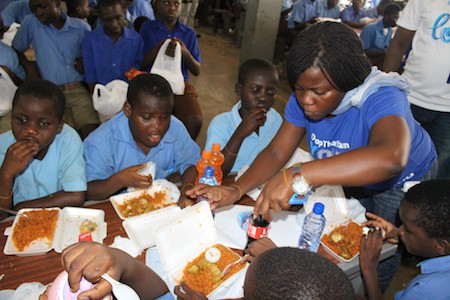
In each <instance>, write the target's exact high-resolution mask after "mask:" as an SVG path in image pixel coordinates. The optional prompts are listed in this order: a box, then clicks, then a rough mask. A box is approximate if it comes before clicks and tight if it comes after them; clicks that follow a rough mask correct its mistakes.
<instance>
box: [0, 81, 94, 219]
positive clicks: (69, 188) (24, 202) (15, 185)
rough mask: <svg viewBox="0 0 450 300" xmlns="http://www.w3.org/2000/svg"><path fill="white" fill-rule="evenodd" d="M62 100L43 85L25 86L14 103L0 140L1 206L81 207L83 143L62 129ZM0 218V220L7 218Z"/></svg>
mask: <svg viewBox="0 0 450 300" xmlns="http://www.w3.org/2000/svg"><path fill="white" fill-rule="evenodd" d="M64 109H65V97H64V94H63V92H62V91H60V90H59V88H58V87H57V86H56V85H54V84H53V83H51V82H49V81H46V80H33V81H28V82H25V83H23V84H22V85H21V86H20V87H19V88H18V90H17V92H16V95H15V97H14V100H13V109H12V124H11V127H12V130H11V131H8V132H5V133H4V134H2V135H0V163H1V167H0V206H1V207H4V208H8V209H11V208H12V209H15V210H19V209H21V208H24V207H54V206H58V207H64V206H81V205H82V204H83V203H84V198H85V191H86V177H85V176H86V175H85V162H84V159H83V144H82V142H81V140H80V138H79V136H78V134H77V133H76V131H75V130H74V129H72V128H71V127H70V126H68V125H64V122H63V115H64ZM5 216H6V215H5V214H3V215H2V214H0V219H1V218H2V217H5Z"/></svg>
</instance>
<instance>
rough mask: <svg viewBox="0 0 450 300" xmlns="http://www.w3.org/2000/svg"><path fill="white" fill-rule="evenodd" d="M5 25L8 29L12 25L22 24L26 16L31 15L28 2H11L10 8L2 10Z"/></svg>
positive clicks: (25, 0)
mask: <svg viewBox="0 0 450 300" xmlns="http://www.w3.org/2000/svg"><path fill="white" fill-rule="evenodd" d="M1 14H2V19H3V25H4V26H6V27H9V26H11V24H12V23H18V24H21V23H22V21H23V20H24V19H25V17H26V16H28V15H31V10H30V7H29V6H28V0H17V1H14V2H11V3H10V4H9V5H8V6H6V7H5V9H4V10H2V13H1Z"/></svg>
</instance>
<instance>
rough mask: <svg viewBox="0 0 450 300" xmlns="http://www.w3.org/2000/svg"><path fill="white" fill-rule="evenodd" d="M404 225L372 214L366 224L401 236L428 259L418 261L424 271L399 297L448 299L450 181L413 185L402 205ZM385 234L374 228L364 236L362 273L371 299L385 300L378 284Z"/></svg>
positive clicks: (408, 245) (440, 180)
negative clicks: (395, 223) (380, 257)
mask: <svg viewBox="0 0 450 300" xmlns="http://www.w3.org/2000/svg"><path fill="white" fill-rule="evenodd" d="M399 214H400V219H401V221H402V222H403V224H402V225H401V226H400V228H397V227H395V226H394V225H392V224H391V223H389V222H388V221H386V220H384V219H383V218H381V217H379V216H377V215H374V214H371V213H368V214H367V216H368V217H369V218H370V219H371V220H370V221H368V222H366V223H365V224H363V225H369V226H376V227H378V228H382V229H383V230H384V231H385V232H386V237H387V238H395V239H397V240H398V237H400V239H401V240H402V242H403V244H404V245H405V247H406V248H407V249H408V251H409V252H410V253H411V254H414V255H417V256H420V257H424V258H427V259H426V260H424V261H422V262H421V263H419V264H418V266H420V269H421V274H420V275H418V276H417V277H416V278H414V279H413V280H412V281H411V282H410V283H409V284H408V285H407V286H406V288H405V289H404V290H401V291H399V292H397V293H396V294H395V299H435V300H438V299H448V298H449V296H450V286H449V284H448V283H449V279H450V180H449V179H437V180H430V181H424V182H422V183H420V184H418V185H416V186H414V187H412V188H411V189H410V190H409V191H408V192H407V193H406V194H405V198H404V199H403V201H402V203H401V205H400V211H399ZM382 246H383V237H382V234H381V231H380V230H373V231H371V232H369V233H368V235H367V237H366V238H364V237H363V238H362V239H361V255H360V259H359V260H360V265H361V273H362V275H363V278H364V282H365V284H366V287H367V292H368V298H369V299H370V300H373V299H383V295H382V294H381V291H380V288H379V287H378V277H377V271H376V270H377V266H378V259H379V256H380V251H381V247H382Z"/></svg>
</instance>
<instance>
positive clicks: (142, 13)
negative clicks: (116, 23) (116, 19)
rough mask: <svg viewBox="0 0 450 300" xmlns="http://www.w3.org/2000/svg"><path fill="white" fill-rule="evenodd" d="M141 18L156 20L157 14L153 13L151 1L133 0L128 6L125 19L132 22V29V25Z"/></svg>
mask: <svg viewBox="0 0 450 300" xmlns="http://www.w3.org/2000/svg"><path fill="white" fill-rule="evenodd" d="M139 17H147V18H148V19H149V20H154V19H155V13H154V12H153V8H152V5H151V4H150V1H148V0H133V2H131V4H130V5H129V6H128V8H127V12H126V16H125V18H126V19H127V21H129V22H130V24H131V26H130V27H133V26H132V23H133V22H134V20H136V19H137V18H139Z"/></svg>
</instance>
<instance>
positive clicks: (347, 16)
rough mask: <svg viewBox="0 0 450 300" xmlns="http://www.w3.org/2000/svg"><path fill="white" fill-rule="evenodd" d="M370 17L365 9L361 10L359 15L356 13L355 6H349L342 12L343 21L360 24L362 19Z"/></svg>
mask: <svg viewBox="0 0 450 300" xmlns="http://www.w3.org/2000/svg"><path fill="white" fill-rule="evenodd" d="M365 17H368V14H367V11H366V10H365V9H364V8H360V9H359V11H358V13H356V12H355V10H354V9H353V6H347V7H346V8H345V9H344V10H343V11H342V12H341V19H342V21H351V22H359V20H361V19H362V18H365Z"/></svg>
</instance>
